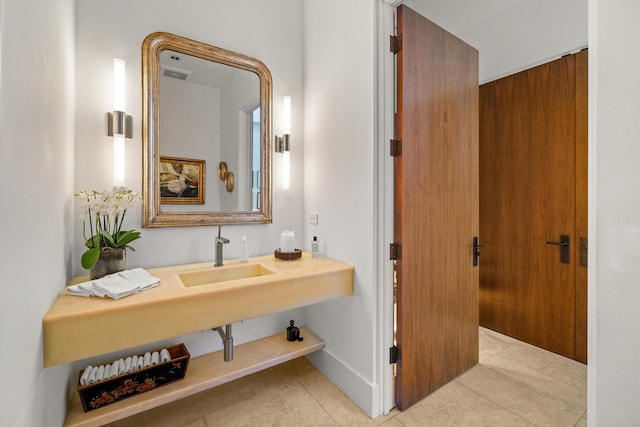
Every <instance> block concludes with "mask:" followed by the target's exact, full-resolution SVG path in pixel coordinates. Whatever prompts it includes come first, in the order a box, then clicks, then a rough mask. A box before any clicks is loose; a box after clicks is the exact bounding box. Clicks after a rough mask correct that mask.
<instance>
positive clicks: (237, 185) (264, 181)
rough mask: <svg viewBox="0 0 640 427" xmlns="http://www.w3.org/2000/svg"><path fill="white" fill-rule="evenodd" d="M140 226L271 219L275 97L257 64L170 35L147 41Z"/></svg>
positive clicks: (263, 69) (156, 35)
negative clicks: (272, 121) (272, 107)
mask: <svg viewBox="0 0 640 427" xmlns="http://www.w3.org/2000/svg"><path fill="white" fill-rule="evenodd" d="M142 91H143V94H142V96H143V101H142V102H143V131H142V139H143V141H142V144H143V186H142V188H143V211H144V212H143V215H144V219H143V226H144V227H171V226H194V225H215V224H232V223H269V222H271V96H272V95H271V93H272V80H271V73H270V72H269V69H268V68H267V67H266V66H265V65H264V64H263V63H262V62H261V61H259V60H257V59H254V58H250V57H248V56H245V55H241V54H239V53H235V52H231V51H228V50H224V49H221V48H218V47H214V46H211V45H208V44H205V43H200V42H197V41H194V40H190V39H187V38H184V37H180V36H176V35H173V34H169V33H153V34H150V35H149V36H147V38H146V39H145V40H144V42H143V44H142Z"/></svg>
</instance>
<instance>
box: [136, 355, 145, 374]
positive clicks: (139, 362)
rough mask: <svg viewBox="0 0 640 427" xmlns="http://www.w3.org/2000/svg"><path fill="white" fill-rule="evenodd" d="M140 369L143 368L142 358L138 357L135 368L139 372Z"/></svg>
mask: <svg viewBox="0 0 640 427" xmlns="http://www.w3.org/2000/svg"><path fill="white" fill-rule="evenodd" d="M142 368H144V357H142V356H138V365H137V366H136V369H137V370H138V371H139V370H140V369H142Z"/></svg>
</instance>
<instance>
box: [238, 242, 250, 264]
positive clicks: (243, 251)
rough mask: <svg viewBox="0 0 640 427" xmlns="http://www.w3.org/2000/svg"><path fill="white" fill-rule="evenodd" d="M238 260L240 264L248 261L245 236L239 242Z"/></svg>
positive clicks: (247, 247)
mask: <svg viewBox="0 0 640 427" xmlns="http://www.w3.org/2000/svg"><path fill="white" fill-rule="evenodd" d="M238 259H239V260H240V261H241V262H247V261H249V244H248V243H247V236H242V241H241V242H240V249H239V251H238Z"/></svg>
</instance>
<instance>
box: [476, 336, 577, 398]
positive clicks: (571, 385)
mask: <svg viewBox="0 0 640 427" xmlns="http://www.w3.org/2000/svg"><path fill="white" fill-rule="evenodd" d="M522 344H526V345H527V346H532V347H535V349H536V350H542V351H546V352H549V353H551V354H554V355H557V356H560V357H564V358H566V359H567V360H570V361H571V360H573V359H571V358H569V357H566V356H562V355H559V354H557V353H553V352H551V351H549V350H545V349H543V348H540V347H536V346H534V345H533V344H529V343H527V342H524V341H520V342H513V343H510V344H509V345H507V346H506V347H505V348H503V349H501V350H498V351H497V352H496V353H495V354H493V355H491V356H490V357H489V358H488V359H487V360H485V361H483V362H486V361H488V360H490V359H492V358H494V357H495V356H498V355H499V354H500V353H502V352H503V351H505V350H507V349H509V348H511V347H513V346H517V345H522ZM502 357H503V358H504V359H507V360H509V361H510V362H511V363H515V364H516V365H518V366H521V367H523V368H525V369H529V370H531V371H534V372H536V373H538V374H540V375H543V376H545V377H547V378H550V379H552V380H555V381H558V382H561V383H562V384H565V385H567V386H569V387H571V388H573V389H575V390H576V391H578V392H581V393H586V390H583V389H581V388H579V387H576V386H575V385H574V384H572V383H570V382H567V381H565V380H563V379H561V378H556V377H554V376H551V375H549V374H547V373H544V372H541V371H540V370H538V369H535V368H533V367H531V366H527V365H525V364H522V363H520V362H518V361H516V360H513V358H510V357H505V356H502ZM575 362H576V363H580V362H578V361H575ZM478 364H480V363H478Z"/></svg>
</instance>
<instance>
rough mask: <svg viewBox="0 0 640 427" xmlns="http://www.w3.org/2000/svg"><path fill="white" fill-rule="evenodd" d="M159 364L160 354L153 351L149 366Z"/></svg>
mask: <svg viewBox="0 0 640 427" xmlns="http://www.w3.org/2000/svg"><path fill="white" fill-rule="evenodd" d="M159 363H160V352H158V351H154V352H153V353H151V366H156V365H158V364H159Z"/></svg>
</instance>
